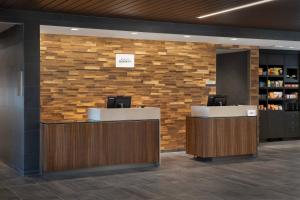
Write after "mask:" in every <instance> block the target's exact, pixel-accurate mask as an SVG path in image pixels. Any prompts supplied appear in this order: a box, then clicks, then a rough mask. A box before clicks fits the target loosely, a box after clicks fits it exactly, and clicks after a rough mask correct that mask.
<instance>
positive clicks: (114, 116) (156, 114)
mask: <svg viewBox="0 0 300 200" xmlns="http://www.w3.org/2000/svg"><path fill="white" fill-rule="evenodd" d="M147 119H160V108H154V107H145V108H89V109H88V120H92V121H122V120H147Z"/></svg>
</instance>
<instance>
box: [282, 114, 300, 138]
mask: <svg viewBox="0 0 300 200" xmlns="http://www.w3.org/2000/svg"><path fill="white" fill-rule="evenodd" d="M284 116H285V117H284V125H285V132H286V137H287V138H295V137H300V131H299V112H285V113H284Z"/></svg>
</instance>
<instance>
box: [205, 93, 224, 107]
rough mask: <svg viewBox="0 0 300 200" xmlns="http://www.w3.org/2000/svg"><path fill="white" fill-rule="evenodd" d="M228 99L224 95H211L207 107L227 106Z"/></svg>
mask: <svg viewBox="0 0 300 200" xmlns="http://www.w3.org/2000/svg"><path fill="white" fill-rule="evenodd" d="M226 105H227V98H226V96H224V95H209V96H208V101H207V106H226Z"/></svg>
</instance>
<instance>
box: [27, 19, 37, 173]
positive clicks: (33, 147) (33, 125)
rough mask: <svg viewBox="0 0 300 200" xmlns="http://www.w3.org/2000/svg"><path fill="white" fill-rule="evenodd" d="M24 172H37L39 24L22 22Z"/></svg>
mask: <svg viewBox="0 0 300 200" xmlns="http://www.w3.org/2000/svg"><path fill="white" fill-rule="evenodd" d="M24 59H25V63H24V64H25V67H24V119H25V121H24V123H25V134H24V151H25V152H24V174H26V175H28V174H37V173H39V172H40V171H39V156H40V154H39V146H40V25H39V24H37V23H30V22H27V23H25V24H24Z"/></svg>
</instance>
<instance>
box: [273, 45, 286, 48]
mask: <svg viewBox="0 0 300 200" xmlns="http://www.w3.org/2000/svg"><path fill="white" fill-rule="evenodd" d="M275 47H277V48H283V47H284V46H282V45H275Z"/></svg>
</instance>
